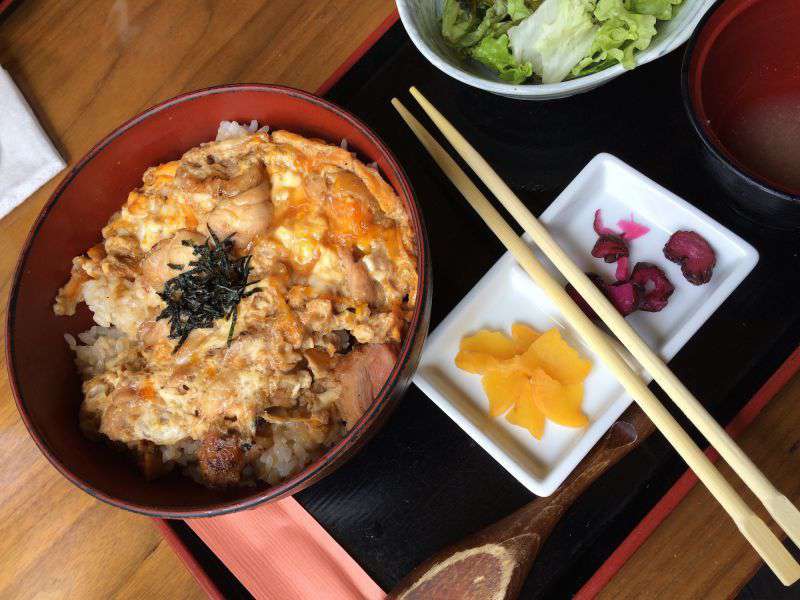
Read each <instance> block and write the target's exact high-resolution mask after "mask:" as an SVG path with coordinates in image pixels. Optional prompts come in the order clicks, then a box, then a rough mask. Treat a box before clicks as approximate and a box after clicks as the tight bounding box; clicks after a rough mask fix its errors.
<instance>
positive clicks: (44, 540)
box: [0, 0, 800, 599]
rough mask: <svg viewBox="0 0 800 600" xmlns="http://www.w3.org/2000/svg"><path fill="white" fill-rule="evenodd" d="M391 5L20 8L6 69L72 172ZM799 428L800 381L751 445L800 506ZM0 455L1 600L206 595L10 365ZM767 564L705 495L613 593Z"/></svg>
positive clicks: (4, 35) (311, 74)
mask: <svg viewBox="0 0 800 600" xmlns="http://www.w3.org/2000/svg"><path fill="white" fill-rule="evenodd" d="M393 8H394V3H393V2H392V0H368V1H364V0H291V1H288V2H287V1H283V0H272V1H270V0H263V1H255V0H247V1H245V0H238V1H236V2H227V1H223V0H218V1H216V2H215V1H211V0H208V1H205V2H203V1H198V0H169V1H165V2H149V1H148V2H145V1H133V0H74V1H73V2H56V1H54V0H50V1H49V2H47V1H42V0H22V1H21V2H18V3H17V5H16V6H15V7H14V8H13V9H12V11H11V12H10V13H9V14H7V15H5V16H3V17H2V18H0V64H2V65H3V66H4V67H5V68H6V69H7V70H8V71H9V72H10V73H11V75H12V76H13V78H14V79H15V81H16V82H17V84H18V85H19V87H20V88H21V89H22V91H23V92H24V93H25V94H26V96H27V97H28V99H29V100H30V103H31V105H32V106H33V107H34V109H35V111H36V112H37V114H38V116H39V118H40V120H41V122H42V123H43V125H44V127H45V128H46V129H47V131H48V132H49V133H50V135H51V137H52V138H53V140H54V142H55V143H56V145H57V146H58V147H59V149H60V150H61V152H62V153H63V154H64V156H65V157H66V159H67V160H68V162H69V163H70V164H74V163H75V162H76V161H77V160H78V159H79V158H80V157H81V156H82V155H83V154H84V153H85V152H86V151H87V150H88V149H89V148H90V147H91V146H92V145H93V144H94V143H95V142H96V141H97V140H98V139H100V138H101V137H102V136H104V135H105V134H106V133H108V132H109V131H111V130H112V129H113V128H114V127H116V126H117V125H118V124H119V123H121V122H123V121H124V120H126V119H128V118H129V117H131V116H133V115H135V114H136V113H138V112H140V111H141V110H143V109H144V108H146V107H148V106H150V105H152V104H154V103H156V102H159V101H161V100H163V99H165V98H169V97H171V96H174V95H175V94H178V93H181V92H184V91H188V90H192V89H197V88H201V87H206V86H209V85H214V84H220V83H233V82H275V83H281V84H285V85H291V86H296V87H300V88H303V89H307V90H312V91H313V90H316V89H317V88H318V87H319V86H320V85H321V84H322V83H323V82H324V81H325V80H326V79H327V78H328V77H329V76H330V74H331V73H332V72H333V71H334V70H335V69H336V68H337V67H338V66H339V65H340V64H341V63H342V62H343V61H344V60H345V59H346V58H347V57H348V56H349V55H350V54H351V53H352V52H353V50H355V48H356V47H357V46H358V45H359V44H360V43H361V41H362V40H363V39H364V38H365V37H366V36H367V35H368V34H369V33H370V32H371V31H373V30H374V29H375V28H376V27H378V26H379V24H380V23H382V22H383V21H384V20H385V19H386V17H387V16H388V15H389V14H390V13H391V11H392V10H393ZM60 178H61V177H60V176H59V177H57V178H56V179H55V180H54V181H52V182H50V183H49V184H47V185H46V186H45V187H44V188H42V189H41V190H39V191H38V192H37V193H36V194H34V195H33V196H32V197H31V198H30V199H28V200H27V201H26V202H25V203H23V204H22V205H21V206H20V207H19V208H17V209H16V210H14V211H13V212H12V213H11V214H9V215H8V216H7V217H5V218H4V219H2V221H0V239H2V240H3V247H4V251H3V252H2V253H0V282H2V290H0V291H1V292H2V310H3V312H4V311H5V304H6V299H7V295H8V291H9V286H10V282H11V276H12V273H13V269H14V266H15V262H16V258H17V253H18V251H19V249H20V247H21V245H22V243H23V241H24V239H25V236H26V235H27V232H28V229H29V228H30V226H31V224H32V222H33V220H34V218H35V217H36V215H37V214H38V212H39V210H40V209H41V207H42V205H43V204H44V202H45V201H46V200H47V198H48V196H49V195H50V193H51V192H52V191H53V189H54V187H55V185H56V184H57V182H58V180H60ZM0 316H2V318H3V320H5V314H2V315H0ZM2 351H3V350H0V352H2ZM798 432H800V377H796V378H795V379H794V380H793V381H792V382H791V383H790V384H789V385H788V386H787V387H786V388H785V390H784V391H783V392H781V394H780V395H779V396H778V397H777V398H776V399H775V400H774V401H773V403H771V404H770V406H769V407H768V408H767V409H766V410H765V412H764V414H763V415H760V416H759V417H758V418H757V420H756V421H755V422H754V424H753V425H752V426H751V427H750V429H749V430H748V431H747V432H746V434H745V436H744V438H743V439H744V441H743V443H744V447H745V449H747V450H748V451H749V452H750V453H751V456H752V457H753V458H754V460H755V461H756V462H757V463H758V465H759V466H760V467H761V468H762V469H763V470H764V471H765V472H766V473H767V474H768V475H769V476H770V477H772V478H773V480H774V481H775V482H776V483H777V484H778V485H779V487H780V488H781V489H783V490H784V491H785V492H786V493H787V495H789V496H790V497H791V498H793V499H794V500H795V501H798V500H800V480H798V479H797V477H796V475H795V474H796V473H797V469H798V466H800V451H798V448H799V447H800V433H798ZM0 456H2V457H3V460H2V462H0V597H2V598H32V597H37V598H39V597H41V598H57V597H58V598H61V597H78V598H82V599H92V598H108V597H116V598H131V599H133V598H143V597H147V598H195V597H202V596H203V593H202V591H201V590H200V588H199V587H198V586H197V584H196V583H195V581H194V579H193V578H192V576H191V575H190V573H189V572H188V571H187V570H186V569H185V568H184V567H183V565H182V563H181V562H180V561H179V559H178V558H177V557H176V556H175V555H174V554H173V553H172V551H171V550H170V548H169V547H168V546H167V545H166V543H165V542H164V541H163V540H162V539H161V537H160V535H159V534H158V532H157V531H156V529H155V528H154V527H153V525H152V523H151V522H150V521H149V520H148V519H147V518H145V517H141V516H138V515H134V514H131V513H127V512H124V511H121V510H118V509H114V508H111V507H109V506H107V505H105V504H102V503H100V502H98V501H96V500H94V499H93V498H91V497H90V496H88V495H87V494H85V493H83V492H81V491H79V490H77V489H76V488H74V487H73V486H72V485H71V484H69V483H68V482H67V481H66V480H65V479H63V478H62V477H61V476H60V475H58V473H56V471H55V470H54V469H53V468H52V467H51V466H50V465H49V464H48V463H47V461H46V460H45V459H44V457H43V456H42V455H41V454H40V453H39V452H38V450H37V449H36V447H35V446H34V444H33V442H32V441H31V440H30V438H29V437H28V435H27V432H26V431H25V428H24V426H23V424H22V422H21V421H20V419H19V416H18V414H17V411H16V408H15V406H14V403H13V400H12V397H11V392H10V389H9V383H8V379H7V376H6V373H5V370H3V372H2V375H0ZM711 544H713V546H710V545H711ZM710 547H711V548H713V549H714V556H713V559H710V558H709V548H710ZM757 566H758V560H757V557H756V556H755V554H754V553H753V552H752V550H750V549H749V548H748V547H747V546H746V545H745V543H744V541H743V540H742V539H741V538H740V536H739V535H738V534H737V533H736V531H735V528H734V527H733V525H732V524H730V523H729V522H728V521H727V519H726V518H725V516H724V514H723V513H722V511H721V510H720V509H719V507H718V506H716V505H715V504H714V502H713V501H712V500H711V499H710V498H709V497H708V494H707V492H705V490H703V489H702V488H701V487H697V488H695V490H694V491H692V492H691V493H690V495H689V496H688V498H687V500H686V502H685V503H684V504H683V505H681V506H680V507H679V508H678V510H677V511H676V512H675V513H673V515H671V516H670V517H669V518H668V519H667V520H666V521H665V522H664V523H663V524H662V526H661V527H660V528H659V530H658V531H657V532H656V533H655V534H654V536H653V537H652V538H651V539H650V540H649V541H648V542H647V543H645V544H644V546H642V548H641V549H640V550H639V551H638V552H637V553H636V554H635V555H634V556H633V558H632V559H631V561H630V562H629V563H628V564H627V565H626V566H625V567H624V568H623V569H622V570H621V571H620V572H619V574H618V575H617V576H616V577H615V578H614V579H613V580H612V582H611V584H610V586H609V587H608V588H607V590H606V591H605V594H604V595H605V596H606V597H609V598H612V597H613V598H640V597H670V598H695V597H698V598H699V597H704V598H717V597H719V598H723V597H728V596H729V595H730V594H732V593H735V591H736V590H737V589H739V588H740V587H741V586H742V585H743V584H744V583H745V582H746V581H747V580H748V579H749V578H750V577H751V575H752V573H753V571H754V570H755V569H756V568H757ZM653 594H655V596H654V595H653Z"/></svg>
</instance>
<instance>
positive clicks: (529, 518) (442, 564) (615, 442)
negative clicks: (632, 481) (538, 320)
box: [389, 406, 655, 600]
mask: <svg viewBox="0 0 800 600" xmlns="http://www.w3.org/2000/svg"><path fill="white" fill-rule="evenodd" d="M654 429H655V428H654V426H653V423H652V422H651V421H650V420H649V419H648V418H647V417H646V416H645V414H644V413H643V412H642V410H641V409H640V408H639V407H638V406H632V407H631V408H629V409H628V410H627V411H626V412H625V414H624V415H622V417H620V418H619V420H617V422H616V423H614V424H613V425H612V426H611V428H610V429H609V430H608V432H607V433H606V434H605V435H604V436H603V438H602V439H601V440H600V441H599V442H598V443H597V445H596V446H595V447H594V448H593V449H592V451H591V452H590V453H589V454H588V455H587V456H586V457H585V458H584V459H583V460H582V461H581V462H580V464H579V465H578V466H577V467H576V468H575V470H574V471H573V472H572V474H571V475H570V476H569V478H568V479H567V480H566V481H565V482H564V483H563V484H561V486H560V487H559V488H558V489H557V490H556V491H555V493H554V494H553V495H551V496H547V497H544V498H537V499H536V500H534V501H533V502H531V503H529V504H526V505H525V506H523V507H522V508H520V509H519V510H518V511H516V512H514V513H513V514H511V515H509V516H508V517H506V518H505V519H503V520H502V521H498V522H497V523H495V524H494V525H490V526H489V527H487V528H485V529H483V530H481V531H479V532H478V533H476V534H475V535H473V536H471V537H469V538H467V539H465V540H463V541H461V542H459V543H457V544H455V545H453V546H451V547H449V548H446V549H445V550H442V551H441V552H439V553H438V554H436V555H435V556H434V557H433V558H431V559H429V560H427V561H425V562H424V563H423V564H421V565H420V566H418V567H417V568H415V569H414V570H413V571H412V572H411V573H410V574H409V575H407V576H406V577H405V578H403V580H402V581H401V582H400V583H399V584H398V586H397V587H396V588H395V589H394V590H393V591H392V592H391V593H390V594H389V597H390V598H395V599H397V600H439V599H441V600H445V599H447V598H461V599H463V600H483V599H484V598H496V599H500V598H502V599H504V600H511V599H512V598H516V597H517V595H518V594H519V591H520V589H521V588H522V584H523V583H524V582H525V577H526V576H527V574H528V572H529V571H530V568H531V565H533V561H534V560H535V559H536V556H537V555H538V554H539V551H540V550H541V548H542V544H544V542H545V540H546V539H547V537H548V536H549V535H550V532H551V531H552V529H553V527H554V526H555V525H556V523H558V521H559V520H560V519H561V517H562V516H563V514H564V513H565V512H566V511H567V509H568V508H569V507H570V506H571V505H572V503H573V502H574V501H575V500H576V499H577V498H578V497H579V496H580V495H581V494H582V493H583V491H584V490H585V489H586V488H587V487H589V485H591V483H592V482H593V481H595V480H596V479H597V478H598V477H600V475H602V474H603V473H605V472H606V471H607V470H608V469H609V468H611V467H612V466H613V465H615V464H616V463H617V462H618V461H619V460H620V459H621V458H622V457H623V456H625V455H626V454H628V453H629V452H630V451H631V450H633V449H634V448H636V447H637V446H638V445H639V444H640V443H641V442H642V440H644V439H645V438H647V436H649V435H650V434H651V433H652V432H653V430H654Z"/></svg>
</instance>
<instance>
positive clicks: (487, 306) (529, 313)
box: [414, 154, 758, 496]
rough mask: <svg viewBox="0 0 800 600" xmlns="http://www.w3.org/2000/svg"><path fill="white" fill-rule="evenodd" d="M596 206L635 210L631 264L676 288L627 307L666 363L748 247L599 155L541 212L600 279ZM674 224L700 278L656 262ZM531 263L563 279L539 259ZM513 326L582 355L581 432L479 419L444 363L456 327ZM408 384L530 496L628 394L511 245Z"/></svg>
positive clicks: (437, 335) (473, 386)
mask: <svg viewBox="0 0 800 600" xmlns="http://www.w3.org/2000/svg"><path fill="white" fill-rule="evenodd" d="M597 208H600V209H601V210H602V215H603V219H604V221H605V224H606V225H607V226H610V227H614V225H615V224H616V222H617V221H618V220H619V219H621V218H629V217H630V215H631V213H633V215H634V216H635V219H636V220H637V221H639V222H641V223H643V224H645V225H647V226H648V227H650V232H649V233H648V234H647V235H645V236H644V237H642V238H639V239H637V240H635V241H633V242H632V243H631V257H630V259H631V260H630V264H631V267H633V265H634V264H636V262H637V261H641V260H646V261H650V262H654V263H656V264H658V265H659V266H661V268H663V269H664V271H665V272H666V274H667V276H668V277H669V279H670V281H672V283H673V284H674V286H675V292H674V294H673V295H672V297H671V298H670V300H669V305H668V306H667V307H666V308H665V309H664V310H662V311H661V312H659V313H645V312H637V313H634V314H633V315H631V316H630V317H628V320H629V322H630V323H631V325H632V326H633V327H634V328H635V329H636V331H637V332H638V333H639V334H640V335H641V336H642V337H643V338H644V339H645V340H646V341H647V343H648V344H650V346H651V347H652V348H653V349H655V350H656V351H657V353H658V354H659V355H660V356H661V357H662V358H663V359H664V360H667V361H668V360H670V359H671V358H672V357H673V356H675V354H676V353H677V352H678V351H679V350H680V349H681V348H682V347H683V345H684V344H686V342H687V341H688V340H689V338H691V337H692V335H694V333H695V332H696V331H697V330H698V329H699V328H700V326H701V325H702V324H703V323H704V322H705V321H706V320H707V319H708V317H709V316H711V314H712V313H713V312H714V311H715V310H716V309H717V308H718V307H719V306H720V304H722V302H723V301H724V300H725V299H726V298H727V297H728V296H729V295H730V294H731V292H733V290H734V289H736V287H737V286H738V285H739V284H740V283H741V282H742V280H743V279H744V278H745V277H746V276H747V275H748V273H750V271H751V270H752V269H753V267H754V266H755V265H756V263H757V262H758V253H757V252H756V250H755V249H754V248H753V247H752V246H751V245H750V244H748V243H747V242H745V241H744V240H743V239H742V238H740V237H739V236H737V235H736V234H734V233H733V232H731V231H729V230H728V229H726V228H725V227H723V226H722V225H720V224H719V223H717V222H716V221H714V220H713V219H711V218H710V217H709V216H707V215H706V214H704V213H703V212H701V211H699V210H698V209H696V208H695V207H693V206H692V205H691V204H689V203H688V202H686V201H685V200H682V199H681V198H679V197H678V196H676V195H675V194H673V193H671V192H670V191H668V190H666V189H664V188H663V187H661V186H660V185H658V184H656V183H655V182H653V181H651V180H650V179H648V178H647V177H645V176H644V175H642V174H641V173H639V172H638V171H636V170H634V169H632V168H631V167H629V166H628V165H626V164H625V163H623V162H622V161H620V160H619V159H617V158H615V157H613V156H611V155H609V154H599V155H597V156H596V157H595V158H594V159H592V161H591V162H589V164H588V165H587V166H586V167H585V168H584V169H583V170H582V171H581V172H580V173H579V174H578V176H577V177H576V178H575V179H574V180H573V181H572V182H571V183H570V184H569V185H568V186H567V188H566V189H565V190H564V191H563V192H562V193H561V194H560V195H559V196H558V198H556V200H555V201H554V202H553V203H552V204H551V205H550V206H549V207H548V208H547V210H545V211H544V213H542V215H541V220H542V222H543V223H544V224H545V225H546V226H547V228H548V230H549V231H550V233H551V234H552V235H553V237H554V238H555V239H556V240H557V241H558V242H559V244H560V245H561V246H562V247H563V248H564V249H565V250H566V251H567V253H568V254H569V255H570V257H571V258H572V259H573V260H574V261H575V262H576V263H577V264H578V265H579V266H580V267H581V268H582V269H583V270H584V271H594V272H596V273H601V274H603V275H604V276H605V277H606V278H607V279H608V280H612V279H613V272H614V268H615V266H616V265H615V264H610V265H607V264H605V263H604V262H603V261H601V260H598V259H595V258H593V257H592V256H591V254H590V251H591V249H592V246H593V245H594V242H595V240H596V239H597V236H596V235H595V233H594V231H593V229H592V222H593V218H594V211H595V209H597ZM679 229H689V230H693V231H696V232H698V233H700V234H701V235H702V236H703V237H705V238H706V239H707V240H708V242H709V243H710V244H711V246H712V247H713V248H714V250H715V251H716V254H717V265H716V267H715V269H714V275H713V277H712V279H711V281H710V282H709V283H707V284H706V285H703V286H694V285H692V284H690V283H689V282H688V281H686V279H684V277H683V276H682V274H681V271H680V266H679V265H677V264H674V263H672V262H669V261H668V260H667V259H666V258H664V255H663V253H662V248H663V246H664V244H665V243H666V241H667V239H668V238H669V236H670V235H671V234H672V233H673V232H675V231H677V230H679ZM540 259H542V260H543V262H545V264H547V265H548V267H549V268H550V270H551V272H553V273H554V274H555V275H556V276H557V277H558V278H559V280H561V281H564V280H563V278H562V277H561V276H560V274H558V273H557V272H556V271H555V269H554V268H553V267H552V265H550V264H549V262H547V261H546V259H544V258H543V257H542V256H541V255H540ZM515 322H523V323H527V324H528V325H531V326H533V327H534V328H535V329H537V330H539V331H544V330H546V329H549V328H551V327H553V326H555V327H559V328H560V329H561V330H562V335H563V336H564V338H565V339H567V340H568V341H569V342H570V344H572V345H573V346H576V347H578V348H579V351H580V353H581V354H582V355H584V356H587V357H588V358H590V359H591V360H592V362H593V365H594V366H593V368H592V371H591V373H590V374H589V377H588V378H587V380H586V385H585V396H584V404H583V408H584V412H585V413H586V414H587V415H588V417H589V421H590V422H589V425H588V426H587V427H586V428H584V429H573V428H568V427H562V426H560V425H556V424H554V423H552V422H550V421H548V422H547V424H546V426H545V434H544V436H543V438H542V439H541V440H536V439H535V438H533V437H532V436H531V435H530V434H529V433H528V432H527V431H526V430H524V429H522V428H521V427H516V426H514V425H511V424H509V423H508V422H507V421H506V420H505V418H503V417H500V418H491V417H489V416H488V409H489V403H488V400H487V399H486V396H485V395H484V393H483V390H482V388H481V382H480V377H479V376H478V375H472V374H469V373H466V372H464V371H461V370H459V369H458V368H456V366H455V365H454V364H453V359H454V357H455V355H456V353H457V352H458V346H459V342H460V340H461V338H462V337H463V336H464V335H466V334H468V333H472V332H474V331H476V330H478V329H481V328H485V327H488V328H492V329H502V330H505V331H506V332H508V331H509V329H510V326H511V324H512V323H515ZM720 351H721V352H724V349H720ZM627 358H628V359H630V357H627ZM645 376H646V375H645ZM648 379H649V378H648ZM414 383H415V384H416V385H417V386H418V387H419V388H420V389H421V390H422V391H423V392H425V393H426V394H427V395H428V396H429V397H430V398H431V399H432V400H433V401H434V402H435V403H436V404H437V405H438V406H439V407H440V408H441V409H442V410H443V411H444V412H445V413H446V414H447V415H448V416H449V417H450V418H451V419H453V420H454V421H455V422H456V423H458V425H459V426H460V427H461V428H462V429H463V430H464V431H465V432H467V433H468V434H469V435H470V436H471V437H472V438H473V439H474V440H475V441H476V442H478V444H480V445H481V446H482V447H483V448H484V449H485V450H486V451H487V452H488V453H489V454H491V455H492V456H493V457H494V458H495V459H496V460H497V461H498V462H499V463H500V464H501V465H502V466H503V467H505V469H506V470H508V471H509V472H510V473H511V474H512V475H513V476H514V477H516V478H517V479H518V480H519V481H520V483H522V484H523V485H524V486H525V487H527V488H528V489H529V490H530V491H532V492H533V493H535V494H538V495H540V496H547V495H550V494H552V493H553V492H554V491H555V489H556V488H557V487H558V486H559V485H560V484H561V483H562V482H563V481H564V479H566V477H567V476H568V475H569V474H570V472H571V471H572V470H573V469H574V468H575V466H576V465H577V464H578V463H579V462H580V460H581V459H582V458H583V457H584V456H586V454H587V453H588V452H589V450H590V449H591V448H592V446H594V444H595V443H597V441H598V440H599V439H600V438H601V437H602V435H603V434H604V433H605V431H606V430H607V429H608V428H609V427H610V426H611V425H612V424H613V423H614V421H615V420H616V419H617V417H619V416H620V414H622V412H623V411H624V410H625V409H626V408H627V407H628V405H629V404H630V403H631V401H632V399H631V398H630V396H628V395H627V394H625V392H624V390H623V388H622V386H621V385H620V384H619V383H618V382H617V381H616V379H614V377H613V376H612V374H611V373H610V372H609V371H608V370H607V369H606V368H605V367H604V366H603V365H602V364H601V363H600V361H599V359H598V358H597V356H595V355H594V354H593V353H592V352H591V351H589V349H588V348H587V347H586V346H585V345H584V344H583V343H582V341H581V340H580V339H579V337H578V336H577V334H576V333H575V332H574V331H573V330H572V329H571V328H570V327H569V326H568V325H567V324H566V323H565V322H564V320H563V319H562V317H561V315H560V313H559V311H558V310H557V309H556V307H555V306H554V305H553V303H552V302H551V301H550V299H549V298H548V297H547V296H546V295H545V294H544V292H543V291H542V290H541V289H540V288H539V287H538V286H537V285H536V284H535V283H533V281H532V280H531V279H530V278H529V277H528V275H527V274H526V273H525V272H524V271H523V270H522V268H521V267H520V266H519V265H518V264H517V263H516V261H515V260H514V258H513V257H512V256H511V255H510V254H509V253H506V254H505V255H503V257H502V258H501V259H500V260H499V261H498V262H497V263H496V264H495V265H494V266H493V267H492V268H491V269H490V270H489V271H488V272H487V273H486V275H485V276H484V277H483V278H482V279H481V280H480V281H479V282H478V284H477V285H476V286H475V287H474V288H473V289H472V290H471V291H470V292H469V293H468V294H467V295H466V296H465V297H464V299H463V300H462V301H461V302H460V303H459V304H458V306H456V307H455V308H454V309H453V311H452V312H451V313H450V314H449V315H448V316H447V318H446V319H444V321H442V322H441V323H440V324H439V326H438V327H437V328H436V330H435V331H434V332H433V333H432V334H431V335H430V336H429V338H428V341H427V343H426V344H425V349H424V351H423V355H422V360H421V362H420V366H419V369H418V370H417V374H416V376H415V378H414Z"/></svg>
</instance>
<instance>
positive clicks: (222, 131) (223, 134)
mask: <svg viewBox="0 0 800 600" xmlns="http://www.w3.org/2000/svg"><path fill="white" fill-rule="evenodd" d="M268 131H269V126H268V125H264V126H263V127H261V128H260V129H259V127H258V121H256V120H255V119H253V120H252V121H250V123H246V124H241V125H240V124H239V123H238V121H221V122H220V124H219V128H218V129H217V141H218V142H221V141H223V140H232V139H235V138H240V137H245V136H248V135H252V134H254V133H257V132H258V133H260V132H265V133H266V132H268Z"/></svg>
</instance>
